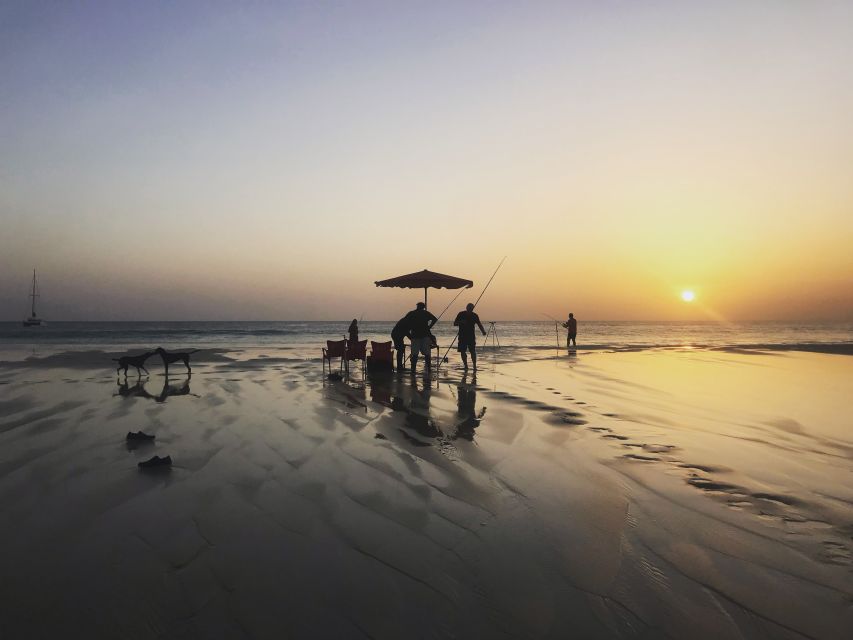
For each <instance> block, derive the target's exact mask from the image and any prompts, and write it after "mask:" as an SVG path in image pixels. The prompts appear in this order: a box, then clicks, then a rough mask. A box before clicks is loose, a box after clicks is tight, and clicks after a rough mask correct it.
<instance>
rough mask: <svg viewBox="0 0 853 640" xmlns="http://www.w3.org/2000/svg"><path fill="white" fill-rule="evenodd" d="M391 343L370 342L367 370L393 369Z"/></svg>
mask: <svg viewBox="0 0 853 640" xmlns="http://www.w3.org/2000/svg"><path fill="white" fill-rule="evenodd" d="M392 344H393V343H392V342H391V341H390V340H389V341H388V342H374V341H373V340H371V341H370V355H369V356H367V368H368V369H371V368H373V367H375V368H377V369H393V368H394V349H393V347H392Z"/></svg>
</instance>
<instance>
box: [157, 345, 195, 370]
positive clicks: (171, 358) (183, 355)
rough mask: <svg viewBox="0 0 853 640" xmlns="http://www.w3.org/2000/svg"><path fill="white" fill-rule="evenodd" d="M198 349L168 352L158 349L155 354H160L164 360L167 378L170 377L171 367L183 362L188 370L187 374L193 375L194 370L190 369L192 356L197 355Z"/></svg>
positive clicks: (161, 348)
mask: <svg viewBox="0 0 853 640" xmlns="http://www.w3.org/2000/svg"><path fill="white" fill-rule="evenodd" d="M196 351H198V349H195V350H193V351H182V352H177V351H172V352H169V351H166V350H165V349H164V348H163V347H157V350H156V351H155V352H154V353H159V354H160V357H161V358H163V366H164V367H165V369H166V377H168V376H169V365H170V364H174V363H175V362H178V361H180V362H183V363H184V366H185V367H186V368H187V373H192V372H193V370H192V369H191V368H190V354H193V353H195V352H196Z"/></svg>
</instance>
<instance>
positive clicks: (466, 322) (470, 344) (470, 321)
mask: <svg viewBox="0 0 853 640" xmlns="http://www.w3.org/2000/svg"><path fill="white" fill-rule="evenodd" d="M453 326H454V327H459V347H458V348H459V353H460V354H462V364H463V365H464V366H465V371H468V352H469V351H470V352H471V361H472V362H473V363H474V371H476V370H477V348H476V347H477V339H476V336H475V334H474V327H475V326H477V327H480V333H482V334H483V335H486V330H485V329H484V328H483V323H482V322H480V316H478V315H477V314H476V313H474V305H473V304H471V303H470V302H469V303H468V304H467V305H465V311H460V312H459V313H457V314H456V319H455V320H454V321H453Z"/></svg>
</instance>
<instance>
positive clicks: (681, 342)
mask: <svg viewBox="0 0 853 640" xmlns="http://www.w3.org/2000/svg"><path fill="white" fill-rule="evenodd" d="M393 325H394V323H393V322H379V321H364V322H362V323H361V324H360V326H359V337H360V339H362V340H364V339H368V340H376V341H386V340H390V333H391V329H392V327H393ZM348 326H349V322H348V321H346V320H342V321H340V322H329V321H323V322H294V321H283V322H49V323H48V324H47V325H46V326H42V327H23V326H21V324H20V323H19V322H3V323H0V351H3V352H6V353H9V352H30V353H35V354H41V353H48V352H54V353H55V352H60V351H80V350H98V349H101V350H105V351H121V350H132V349H149V348H156V347H158V346H162V347H164V348H166V349H170V350H175V349H201V348H216V349H245V348H253V347H261V348H267V349H284V350H288V351H292V352H293V354H294V355H299V356H304V357H312V356H316V355H317V354H318V353H319V351H320V347H322V346H325V342H326V340H340V339H342V338H344V337H345V336H346V332H347V328H348ZM484 326H485V327H486V329H487V330H488V331H489V334H488V336H487V337H485V338H484V337H483V336H481V335H479V334H478V337H477V339H478V344H479V345H480V346H481V347H483V348H485V349H492V348H498V346H500V348H501V349H509V350H512V349H514V348H524V349H525V350H529V349H534V350H535V349H564V348H565V345H566V330H565V329H563V328H562V327H560V326H558V325H556V323H555V322H553V321H496V322H494V324H491V323H490V322H488V321H484ZM433 332H434V334H435V335H436V338H437V340H438V342H439V344H440V345H442V346H450V343H451V341H452V340H453V337H454V335H455V329H454V327H453V325H452V323H451V322H449V321H447V322H446V321H441V322H439V323H438V324H437V325H436V326H435V327H434V329H433ZM577 342H578V349H579V350H633V349H652V348H674V347H678V348H695V349H703V348H708V349H718V348H738V347H741V348H768V349H779V348H785V349H796V348H808V349H812V348H816V349H817V350H826V351H842V352H851V351H853V323H835V324H833V323H823V324H818V323H768V322H762V323H758V322H755V323H718V322H609V321H584V320H583V319H581V320H580V321H579V323H578V338H577ZM315 352H316V353H315Z"/></svg>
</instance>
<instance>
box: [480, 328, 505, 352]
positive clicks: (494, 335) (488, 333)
mask: <svg viewBox="0 0 853 640" xmlns="http://www.w3.org/2000/svg"><path fill="white" fill-rule="evenodd" d="M489 336H492V346H493V347H494V346H497V347H498V348H499V349H500V346H501V341H500V339H499V338H498V328H497V327H496V326H495V323H494V322H490V323H489V330H488V331H486V337H485V339H484V340H483V346H484V347H485V346H486V345H487V344H489Z"/></svg>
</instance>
